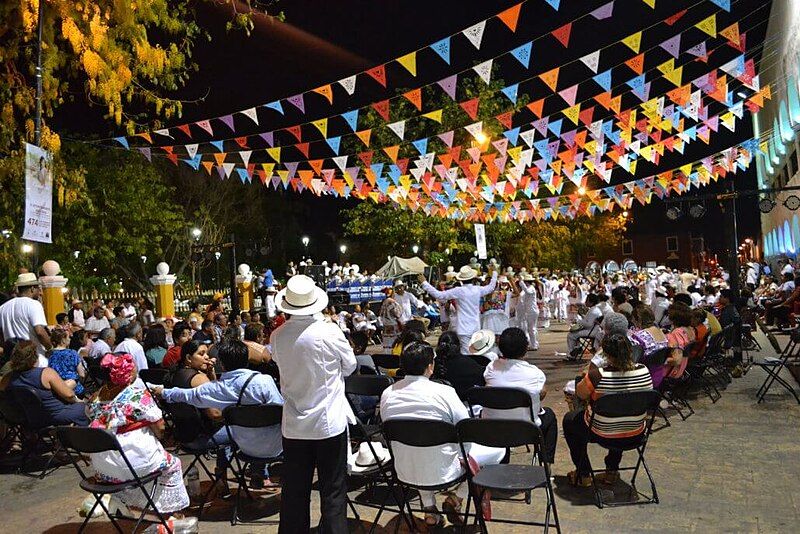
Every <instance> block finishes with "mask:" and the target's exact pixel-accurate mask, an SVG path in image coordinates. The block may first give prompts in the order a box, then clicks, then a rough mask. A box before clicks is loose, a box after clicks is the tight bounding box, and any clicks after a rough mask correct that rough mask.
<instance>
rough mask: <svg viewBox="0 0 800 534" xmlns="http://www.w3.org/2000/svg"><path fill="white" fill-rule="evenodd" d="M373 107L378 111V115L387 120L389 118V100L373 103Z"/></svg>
mask: <svg viewBox="0 0 800 534" xmlns="http://www.w3.org/2000/svg"><path fill="white" fill-rule="evenodd" d="M372 108H373V109H374V110H375V111H377V112H378V115H380V116H381V118H382V119H383V120H385V121H388V120H389V101H388V100H382V101H381V102H375V103H374V104H372Z"/></svg>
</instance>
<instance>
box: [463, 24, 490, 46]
mask: <svg viewBox="0 0 800 534" xmlns="http://www.w3.org/2000/svg"><path fill="white" fill-rule="evenodd" d="M485 28H486V21H485V20H484V21H482V22H479V23H477V24H475V25H474V26H470V27H469V28H467V29H466V30H464V31H463V32H461V33H463V34H464V36H465V37H466V38H467V39H469V42H470V43H472V46H474V47H475V48H477V49H480V47H481V41H482V40H483V30H484V29H485Z"/></svg>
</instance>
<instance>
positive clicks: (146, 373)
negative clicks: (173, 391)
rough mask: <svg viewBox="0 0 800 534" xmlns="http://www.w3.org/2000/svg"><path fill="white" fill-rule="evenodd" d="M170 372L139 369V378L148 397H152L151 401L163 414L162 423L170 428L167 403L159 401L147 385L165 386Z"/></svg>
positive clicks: (167, 370)
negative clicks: (148, 393) (148, 394)
mask: <svg viewBox="0 0 800 534" xmlns="http://www.w3.org/2000/svg"><path fill="white" fill-rule="evenodd" d="M169 374H170V371H169V369H159V368H154V369H141V370H139V378H141V379H142V381H143V382H144V387H145V388H146V389H147V391H149V392H150V396H151V397H153V400H154V401H155V402H156V404H157V405H158V407H159V408H161V410H162V411H163V412H164V422H165V423H168V424H169V425H170V426H171V425H172V421H171V417H170V410H169V407H168V406H167V403H166V402H164V401H163V400H161V398H160V397H159V396H158V395H155V394H153V390H152V389H150V386H149V385H148V384H155V385H158V386H164V385H167V381H168V379H169Z"/></svg>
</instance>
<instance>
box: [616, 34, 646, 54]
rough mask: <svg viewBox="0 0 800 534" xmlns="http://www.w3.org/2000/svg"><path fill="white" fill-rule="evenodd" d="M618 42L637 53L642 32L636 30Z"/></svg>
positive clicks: (640, 43) (640, 44)
mask: <svg viewBox="0 0 800 534" xmlns="http://www.w3.org/2000/svg"><path fill="white" fill-rule="evenodd" d="M620 42H621V43H623V44H624V45H625V46H627V47H628V48H630V49H631V50H633V52H634V53H636V54H638V53H639V48H640V47H641V46H642V32H636V33H634V34H633V35H629V36H627V37H626V38H624V39H623V40H622V41H620Z"/></svg>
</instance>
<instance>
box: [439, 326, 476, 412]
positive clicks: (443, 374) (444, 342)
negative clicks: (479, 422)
mask: <svg viewBox="0 0 800 534" xmlns="http://www.w3.org/2000/svg"><path fill="white" fill-rule="evenodd" d="M435 361H436V365H435V366H434V372H433V376H434V378H443V379H445V380H447V381H448V382H449V383H450V384H451V385H452V386H453V388H454V389H455V390H456V393H457V394H458V398H460V399H463V398H464V394H465V393H466V391H467V390H468V389H470V388H472V387H474V386H482V385H483V384H484V381H483V370H484V367H483V366H482V365H480V364H479V363H478V362H476V361H475V360H473V359H472V358H470V357H469V356H467V355H465V354H461V342H460V341H459V340H458V335H457V334H456V333H455V332H453V331H449V332H445V333H444V334H442V335H441V336H440V337H439V342H438V343H437V344H436V358H435Z"/></svg>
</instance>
